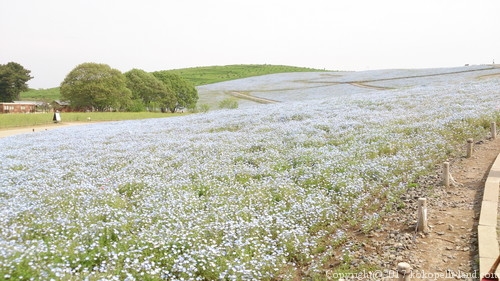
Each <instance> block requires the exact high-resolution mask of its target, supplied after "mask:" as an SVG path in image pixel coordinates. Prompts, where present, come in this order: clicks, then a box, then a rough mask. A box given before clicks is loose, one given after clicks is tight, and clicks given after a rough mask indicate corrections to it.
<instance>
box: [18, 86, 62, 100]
mask: <svg viewBox="0 0 500 281" xmlns="http://www.w3.org/2000/svg"><path fill="white" fill-rule="evenodd" d="M60 98H61V92H60V91H59V87H55V88H49V89H29V90H28V91H27V92H23V93H21V99H22V100H30V101H44V102H52V101H54V100H58V99H60Z"/></svg>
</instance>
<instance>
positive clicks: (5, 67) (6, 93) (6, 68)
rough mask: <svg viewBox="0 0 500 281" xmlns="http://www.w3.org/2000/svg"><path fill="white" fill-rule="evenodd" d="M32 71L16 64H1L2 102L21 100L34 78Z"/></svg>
mask: <svg viewBox="0 0 500 281" xmlns="http://www.w3.org/2000/svg"><path fill="white" fill-rule="evenodd" d="M30 73H31V71H30V70H27V69H25V68H24V67H23V66H22V65H20V64H18V63H16V62H9V63H7V64H0V101H2V102H13V101H15V100H19V97H20V94H21V92H24V91H26V90H28V85H27V84H26V82H28V81H29V80H30V79H32V78H33V77H32V76H30Z"/></svg>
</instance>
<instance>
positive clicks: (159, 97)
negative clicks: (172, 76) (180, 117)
mask: <svg viewBox="0 0 500 281" xmlns="http://www.w3.org/2000/svg"><path fill="white" fill-rule="evenodd" d="M124 75H125V78H126V79H127V88H129V89H130V91H132V99H133V100H134V104H137V103H138V102H139V101H140V102H142V103H143V104H145V105H147V106H148V107H150V106H151V104H160V105H161V104H163V103H165V101H168V100H174V98H175V97H174V96H173V95H174V93H173V91H172V89H170V88H169V87H168V85H166V84H165V83H163V82H161V81H160V80H158V79H157V78H156V77H155V76H154V75H153V74H151V73H148V72H146V71H144V70H140V69H132V70H130V71H127V72H125V73H124ZM169 97H170V98H169ZM167 103H168V102H167Z"/></svg>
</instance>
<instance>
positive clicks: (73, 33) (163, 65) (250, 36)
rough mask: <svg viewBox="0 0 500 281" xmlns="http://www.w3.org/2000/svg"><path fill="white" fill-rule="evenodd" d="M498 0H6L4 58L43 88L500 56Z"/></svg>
mask: <svg viewBox="0 0 500 281" xmlns="http://www.w3.org/2000/svg"><path fill="white" fill-rule="evenodd" d="M499 27H500V1H498V0H418V1H417V0H415V1H410V0H307V1H306V0H302V1H298V0H232V1H231V0H142V1H132V0H44V1H41V0H1V2H0V38H1V41H0V42H1V43H0V64H5V63H7V62H10V61H14V62H17V63H20V64H21V65H23V66H24V67H25V68H27V69H29V70H31V71H32V75H33V76H34V77H35V78H34V79H32V80H31V81H30V82H29V85H30V87H33V88H50V87H56V86H59V84H60V83H61V81H62V80H63V79H64V77H65V76H66V75H67V74H68V73H69V72H70V71H71V70H72V69H73V68H74V67H76V66H77V65H78V64H80V63H83V62H98V63H105V64H108V65H110V66H111V67H113V68H116V69H119V70H121V71H123V72H125V71H128V70H130V69H132V68H139V69H143V70H146V71H155V70H165V69H175V68H184V67H194V66H208V65H227V64H247V63H250V64H285V65H294V66H306V67H314V68H321V69H323V68H325V69H329V70H365V69H384V68H426V67H448V66H460V65H464V64H466V63H468V64H490V63H492V62H493V60H494V59H497V60H498V62H500V30H499Z"/></svg>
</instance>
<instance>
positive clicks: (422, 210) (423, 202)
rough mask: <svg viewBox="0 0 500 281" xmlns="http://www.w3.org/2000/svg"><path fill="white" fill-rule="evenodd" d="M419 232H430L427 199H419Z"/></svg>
mask: <svg viewBox="0 0 500 281" xmlns="http://www.w3.org/2000/svg"><path fill="white" fill-rule="evenodd" d="M417 230H418V231H422V232H428V230H429V228H428V226H427V199H425V198H418V225H417Z"/></svg>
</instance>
